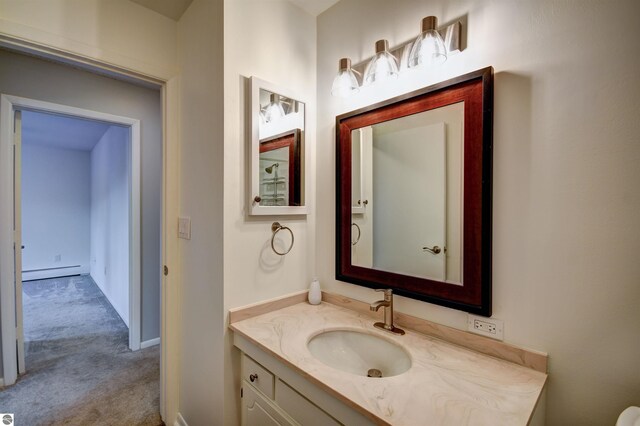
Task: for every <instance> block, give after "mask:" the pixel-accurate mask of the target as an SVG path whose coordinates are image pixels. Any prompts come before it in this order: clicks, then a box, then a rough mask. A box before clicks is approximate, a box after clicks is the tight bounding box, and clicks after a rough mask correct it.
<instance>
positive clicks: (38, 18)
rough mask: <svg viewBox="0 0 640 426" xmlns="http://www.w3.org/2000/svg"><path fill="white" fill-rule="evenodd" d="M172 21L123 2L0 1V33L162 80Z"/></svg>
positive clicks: (168, 70) (170, 51) (172, 42)
mask: <svg viewBox="0 0 640 426" xmlns="http://www.w3.org/2000/svg"><path fill="white" fill-rule="evenodd" d="M176 31H177V24H176V22H175V21H173V20H171V19H169V18H167V17H165V16H162V15H160V14H159V13H156V12H153V11H151V10H149V9H146V8H144V7H142V6H140V5H139V4H136V3H134V2H131V1H128V0H80V1H78V0H47V1H39V0H26V1H16V0H0V34H4V35H8V36H10V37H11V38H18V39H22V40H29V41H34V42H36V43H40V44H43V45H45V46H50V47H53V48H56V49H61V50H63V51H67V52H73V53H74V54H76V55H79V59H83V58H91V59H97V60H101V61H105V62H107V63H109V64H113V65H116V66H118V67H122V68H125V69H131V70H136V71H139V72H141V73H142V74H146V75H150V76H154V77H160V78H166V79H168V78H169V77H171V76H173V75H174V74H175V72H176Z"/></svg>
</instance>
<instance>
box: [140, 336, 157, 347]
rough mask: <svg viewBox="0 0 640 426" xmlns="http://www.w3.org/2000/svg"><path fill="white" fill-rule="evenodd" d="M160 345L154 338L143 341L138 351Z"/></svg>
mask: <svg viewBox="0 0 640 426" xmlns="http://www.w3.org/2000/svg"><path fill="white" fill-rule="evenodd" d="M159 344H160V338H159V337H156V338H155V339H149V340H145V341H144V342H140V349H144V348H150V347H151V346H156V345H159Z"/></svg>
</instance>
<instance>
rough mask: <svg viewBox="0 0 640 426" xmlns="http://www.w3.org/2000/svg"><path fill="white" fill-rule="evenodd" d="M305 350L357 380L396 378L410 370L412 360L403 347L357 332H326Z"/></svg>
mask: <svg viewBox="0 0 640 426" xmlns="http://www.w3.org/2000/svg"><path fill="white" fill-rule="evenodd" d="M307 346H308V348H309V352H311V354H312V355H313V356H314V357H316V358H317V359H318V360H320V361H321V362H322V363H324V364H326V365H328V366H329V367H333V368H335V369H338V370H341V371H345V372H347V373H353V374H357V375H359V376H369V377H390V376H397V375H398V374H402V373H404V372H405V371H407V370H408V369H409V368H410V367H411V358H409V354H407V352H406V351H405V350H404V349H402V347H400V346H399V345H396V344H395V343H393V342H390V341H388V340H386V339H383V338H381V337H378V336H374V335H371V334H367V333H361V332H358V331H352V330H333V331H326V332H324V333H320V334H318V335H317V336H314V337H313V338H312V339H311V340H309V343H307Z"/></svg>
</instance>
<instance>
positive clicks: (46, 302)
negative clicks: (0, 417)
mask: <svg viewBox="0 0 640 426" xmlns="http://www.w3.org/2000/svg"><path fill="white" fill-rule="evenodd" d="M23 293H24V294H23V306H24V334H25V353H26V368H27V372H26V374H24V375H23V376H20V378H19V379H18V381H17V383H16V384H15V385H13V386H10V387H7V388H5V389H3V390H2V391H0V412H2V413H15V424H16V425H28V426H36V425H62V424H64V425H78V426H80V425H82V426H87V425H145V426H146V425H150V426H156V425H162V424H163V423H162V421H161V420H160V414H159V409H160V408H159V392H160V389H159V378H160V369H159V361H160V359H159V358H160V355H159V347H158V346H154V347H151V348H147V349H142V350H140V351H136V352H131V351H130V350H129V348H128V339H129V335H128V333H129V332H128V329H127V327H126V326H125V324H124V322H123V321H122V319H120V317H119V316H118V314H117V313H116V311H115V310H114V309H113V307H112V306H111V305H110V304H109V302H108V301H107V299H106V298H105V296H104V295H103V294H102V292H101V291H100V289H99V288H98V286H97V285H96V284H95V283H94V282H93V280H92V279H91V277H89V276H78V277H68V278H56V279H49V280H40V281H29V282H25V283H24V284H23Z"/></svg>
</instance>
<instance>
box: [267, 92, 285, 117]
mask: <svg viewBox="0 0 640 426" xmlns="http://www.w3.org/2000/svg"><path fill="white" fill-rule="evenodd" d="M284 116H285V112H284V108H283V107H282V103H281V102H280V95H278V94H276V93H272V94H271V102H269V105H267V106H266V107H265V108H264V121H265V123H271V122H273V121H276V120H279V119H280V118H282V117H284Z"/></svg>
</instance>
